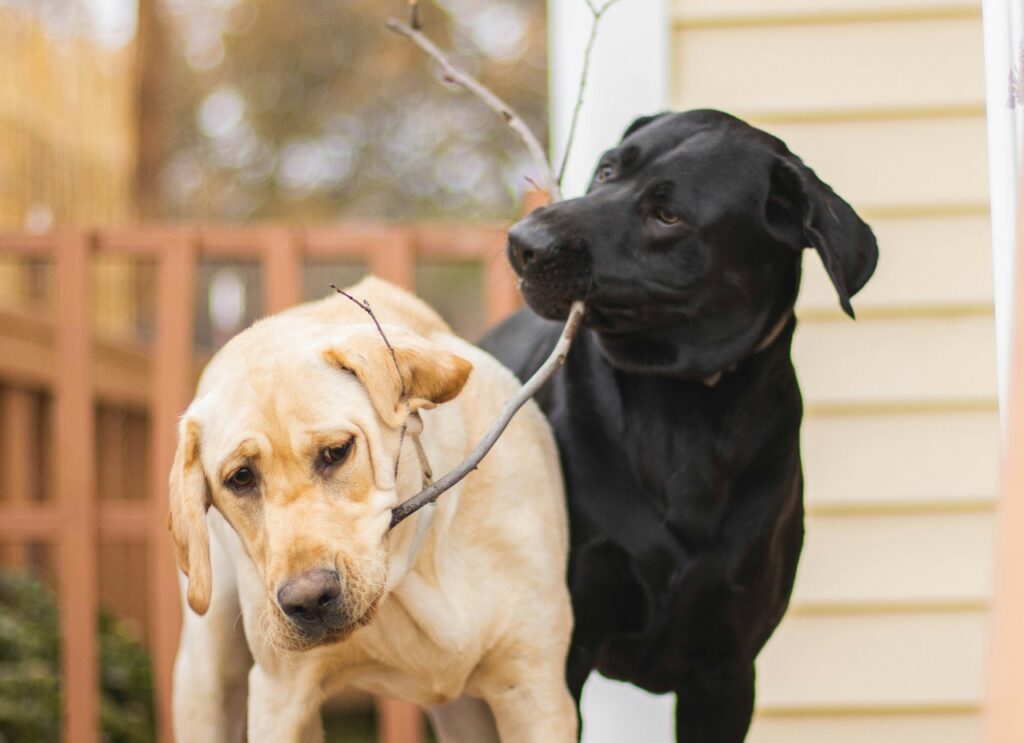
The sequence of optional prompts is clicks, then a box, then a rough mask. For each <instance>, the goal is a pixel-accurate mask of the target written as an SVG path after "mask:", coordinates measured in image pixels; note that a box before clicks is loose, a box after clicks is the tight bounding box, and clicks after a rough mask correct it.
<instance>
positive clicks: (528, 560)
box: [170, 279, 576, 743]
mask: <svg viewBox="0 0 1024 743" xmlns="http://www.w3.org/2000/svg"><path fill="white" fill-rule="evenodd" d="M351 293H352V294H353V295H355V296H356V297H358V298H360V299H366V300H368V301H369V303H370V305H371V307H372V308H373V310H374V312H375V313H376V315H377V317H378V319H379V320H380V321H381V323H382V324H383V327H384V332H385V333H386V335H387V337H388V339H389V341H390V343H391V345H392V346H393V347H394V353H395V357H396V358H397V362H398V366H399V368H401V379H400V378H399V375H398V371H397V370H396V368H395V362H394V359H393V358H392V355H391V353H390V351H389V350H388V348H387V346H386V345H385V344H384V341H383V339H382V338H381V336H380V334H379V333H378V331H377V329H376V328H375V327H374V325H373V324H372V321H371V320H370V318H369V317H368V316H367V315H366V314H365V313H364V312H363V311H362V310H361V309H360V308H359V307H357V306H355V305H354V304H353V303H351V302H350V301H348V300H346V299H345V298H343V297H340V296H336V297H332V298H329V299H325V300H323V301H320V302H315V303H312V304H308V305H303V306H301V307H297V308H295V309H292V310H289V311H287V312H284V313H282V314H279V315H276V316H273V317H270V318H268V319H265V320H262V321H260V322H259V323H257V324H255V325H254V326H253V327H251V328H250V329H248V330H246V331H245V332H243V333H241V334H240V335H238V336H237V337H236V338H234V339H233V340H232V341H230V342H229V343H228V344H227V345H226V346H224V348H223V349H222V350H221V351H220V352H219V353H218V354H217V355H216V356H215V357H214V359H213V360H212V361H211V362H210V365H209V366H208V367H207V369H206V371H205V372H204V373H203V377H202V379H201V381H200V383H199V389H198V392H197V394H196V398H195V400H193V402H192V404H191V405H190V406H189V408H188V410H187V411H186V412H185V414H184V416H183V417H182V420H181V425H180V431H179V444H178V451H177V455H176V458H175V462H174V468H173V472H172V473H171V513H170V529H171V533H172V536H173V538H174V543H175V547H176V553H177V560H178V565H179V566H180V568H181V570H182V572H183V573H184V574H185V575H186V576H187V599H188V605H189V607H191V610H189V609H186V610H185V622H184V628H183V631H182V638H181V646H180V649H179V652H178V658H177V663H176V666H175V677H174V726H175V731H176V736H177V739H178V740H180V741H187V742H188V743H197V742H200V741H217V742H218V743H221V742H223V741H229V740H238V739H242V738H244V737H245V735H246V732H247V733H248V738H249V740H253V741H272V742H274V743H279V742H281V741H300V740H301V741H307V740H313V741H315V740H321V739H322V738H323V732H322V727H321V723H320V716H319V707H320V704H321V702H322V700H323V699H324V698H325V696H327V695H329V694H331V693H332V692H334V691H337V690H339V689H340V688H342V687H344V686H348V685H351V686H353V687H356V688H359V689H363V690H366V691H369V692H372V693H374V694H382V695H387V696H392V697H397V698H400V699H405V700H408V701H411V702H414V703H416V704H418V705H421V706H423V707H425V708H427V709H428V711H429V712H430V715H431V718H432V720H433V722H434V726H435V729H436V730H437V732H438V734H439V736H440V737H441V739H442V740H444V741H466V742H467V743H486V742H487V741H498V740H501V741H536V742H537V743H557V742H559V741H566V742H568V741H574V740H575V736H576V712H575V708H574V705H573V702H572V699H571V697H570V695H569V692H568V690H567V688H566V684H565V680H564V676H565V671H564V667H565V656H566V652H567V650H568V646H569V638H570V634H571V625H572V615H571V608H570V604H569V594H568V591H567V589H566V586H565V569H566V554H567V547H568V545H567V526H566V517H565V512H564V503H563V492H562V484H561V482H562V480H561V474H560V471H559V465H558V457H557V454H556V451H555V444H554V440H553V438H552V435H551V432H550V430H549V429H548V426H547V424H546V422H545V420H544V417H543V416H542V415H541V414H540V412H539V411H538V409H537V408H536V407H535V406H534V405H533V404H532V403H531V404H528V405H527V406H526V407H524V408H523V409H522V410H521V411H520V412H519V414H518V415H517V416H516V418H515V419H514V420H513V422H512V424H511V425H510V426H509V428H508V430H507V431H506V432H505V434H504V436H503V437H502V438H501V440H500V441H499V442H498V443H497V445H496V446H495V447H494V449H493V450H492V451H491V452H490V454H488V456H487V457H486V458H485V459H484V460H483V462H482V463H481V465H480V467H479V468H478V469H477V470H476V471H475V472H473V473H471V474H470V475H469V476H468V477H467V478H466V479H465V480H463V481H462V483H460V484H459V485H457V486H456V487H454V488H453V489H452V490H450V491H449V492H447V493H445V494H444V495H442V496H441V498H440V500H439V501H438V502H437V504H436V505H435V506H431V507H427V508H424V509H423V510H421V511H419V512H417V513H416V514H415V515H414V516H412V517H410V518H408V519H406V520H405V521H403V522H401V523H400V524H399V525H398V526H397V527H395V528H394V530H392V531H389V524H390V519H391V509H393V508H394V507H395V506H396V505H398V504H399V503H400V502H401V501H403V500H405V499H407V498H409V497H410V496H412V495H413V494H415V493H416V492H418V491H419V490H420V489H421V486H422V483H423V469H424V467H423V464H422V463H421V462H422V460H421V457H420V456H419V453H418V452H417V451H416V447H415V445H414V435H415V434H416V429H417V428H418V427H420V426H421V428H422V433H421V434H420V435H419V437H420V441H421V443H422V447H423V450H424V452H425V455H426V456H425V459H426V461H427V462H428V463H429V465H430V466H431V468H432V469H433V470H434V472H436V473H438V474H439V475H440V474H442V473H444V472H446V471H448V470H449V469H450V468H452V467H453V466H454V465H456V464H457V463H458V462H459V461H460V460H462V459H463V457H464V456H465V455H466V454H467V453H468V452H469V451H470V450H471V449H472V448H473V446H474V445H475V444H476V443H477V441H479V439H480V438H481V437H482V435H483V434H484V432H485V431H486V429H487V428H488V426H489V425H490V423H491V422H492V421H493V419H494V418H495V416H496V415H497V413H498V411H499V409H500V408H501V406H502V404H503V402H504V401H505V400H507V399H508V398H509V397H511V396H512V395H514V394H515V392H516V391H517V389H518V382H517V381H516V380H515V378H514V377H513V376H512V374H511V373H510V372H508V371H506V370H505V369H504V368H503V367H502V366H501V365H500V364H498V362H497V361H495V360H494V359H492V358H491V357H490V356H488V355H487V354H485V353H484V352H482V351H480V350H479V349H477V348H475V347H473V346H471V345H470V344H468V343H466V342H464V341H462V340H460V339H459V338H457V337H455V336H454V335H453V334H452V332H451V329H450V328H449V327H448V326H447V325H446V324H445V323H444V321H443V320H442V319H441V318H440V317H439V316H438V315H437V314H436V313H435V312H434V311H433V310H431V309H430V308H428V307H427V306H426V305H425V304H423V303H422V302H421V301H419V300H418V299H416V298H415V297H413V296H411V295H409V294H407V293H405V292H403V291H401V290H400V289H398V288H396V287H394V286H391V285H390V284H387V283H385V282H383V281H380V280H377V279H367V280H365V281H363V282H362V283H360V284H359V285H357V286H355V287H353V288H352V289H351ZM403 387H404V389H405V394H406V399H405V400H403V392H402V390H403ZM403 426H408V427H409V431H408V432H407V433H406V435H405V436H404V437H403V436H402V429H403ZM183 585H184V584H183ZM240 617H241V622H239V618H240ZM243 629H244V636H243V635H242V632H243Z"/></svg>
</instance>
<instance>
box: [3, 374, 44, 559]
mask: <svg viewBox="0 0 1024 743" xmlns="http://www.w3.org/2000/svg"><path fill="white" fill-rule="evenodd" d="M35 413H36V410H35V396H34V395H33V394H32V393H31V392H29V391H28V390H25V389H21V388H18V387H5V388H4V389H2V390H0V426H3V435H2V436H0V439H2V440H3V442H4V453H3V460H2V461H3V462H4V466H3V471H2V472H0V488H2V489H3V493H4V503H7V504H9V505H12V506H26V505H28V503H29V501H30V500H31V499H32V490H33V487H32V486H33V477H34V475H33V464H34V463H35V461H36V460H35V457H34V456H33V452H34V450H35V441H36V426H37V422H36V418H35ZM12 541H13V540H12ZM3 564H4V565H5V566H7V567H10V568H14V569H15V570H22V569H24V568H25V567H27V565H28V547H27V545H26V544H25V543H24V542H19V541H13V543H12V544H10V545H8V546H7V547H6V548H5V549H4V551H3Z"/></svg>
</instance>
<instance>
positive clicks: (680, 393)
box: [540, 337, 802, 690]
mask: <svg viewBox="0 0 1024 743" xmlns="http://www.w3.org/2000/svg"><path fill="white" fill-rule="evenodd" d="M579 341H582V343H580V344H579V347H578V348H574V351H573V353H571V354H570V357H569V360H568V362H567V364H566V367H565V368H564V369H563V370H562V371H561V372H560V373H559V375H558V376H556V378H555V379H554V380H553V384H552V385H551V386H550V388H549V389H548V390H546V393H545V394H544V395H542V396H541V398H540V402H541V404H542V406H543V407H544V408H545V412H546V413H547V414H548V416H549V418H550V420H551V423H552V426H553V428H554V430H555V436H556V438H557V439H558V443H559V448H560V451H561V456H562V463H563V468H564V471H565V478H566V492H567V497H568V501H569V510H570V523H571V524H572V567H571V573H573V576H572V579H573V586H572V588H573V597H574V602H575V603H576V606H577V608H578V611H579V612H580V613H586V614H588V615H593V614H594V613H597V612H598V611H599V612H601V613H602V615H603V616H605V617H606V618H607V626H605V627H603V628H602V629H601V630H600V631H597V630H596V629H595V635H600V636H601V638H602V639H601V640H600V642H599V643H598V646H596V647H594V648H593V650H594V652H595V654H596V655H597V656H598V657H599V658H600V660H598V661H597V665H598V667H599V668H601V669H602V671H604V672H605V673H606V674H608V675H611V676H615V677H619V678H625V679H628V680H631V681H634V682H635V683H639V684H640V685H642V686H645V687H647V688H649V689H652V690H656V689H659V688H661V687H662V685H663V681H662V680H661V679H662V678H669V677H672V676H673V675H674V674H677V673H678V672H679V668H680V666H681V665H685V664H686V663H689V662H691V659H692V658H693V657H695V656H699V655H700V654H701V653H703V652H705V650H706V648H707V647H708V646H709V645H711V646H713V645H714V644H715V643H716V642H718V641H719V639H720V638H719V635H717V634H716V633H715V632H711V634H710V635H709V634H708V632H709V629H708V628H709V627H714V626H717V625H719V624H734V623H735V622H737V621H740V622H746V621H748V620H744V619H742V617H744V616H746V615H747V614H748V612H750V614H751V618H750V620H749V621H750V623H751V625H752V626H751V627H750V629H751V631H750V632H749V633H747V635H748V636H750V637H758V636H760V635H761V634H762V633H761V632H760V631H758V630H757V628H756V627H754V626H753V625H755V624H757V623H758V622H757V621H756V620H755V618H754V615H765V616H770V617H773V620H772V621H775V620H774V616H775V615H776V614H777V613H778V612H781V609H782V606H783V605H784V602H785V596H786V595H788V592H786V591H779V590H778V589H779V588H781V587H785V586H787V585H788V584H789V582H790V576H782V575H776V574H775V573H776V572H778V570H779V568H780V567H781V566H784V565H785V566H786V567H785V569H786V570H787V571H790V572H791V570H792V566H795V555H796V554H797V553H798V551H799V543H800V537H799V534H800V533H801V528H800V524H801V516H802V514H801V508H800V494H801V488H800V463H799V449H798V432H799V422H800V400H799V392H798V390H797V388H796V383H795V378H794V377H793V376H792V367H791V366H790V365H789V363H788V355H787V356H785V357H783V361H784V364H783V366H782V367H781V371H782V373H780V374H776V375H772V374H770V373H768V374H766V369H765V368H764V367H765V366H768V365H771V364H772V363H773V359H771V358H765V359H763V360H759V365H758V366H756V367H754V368H748V369H745V370H744V369H741V370H738V371H737V372H736V373H735V375H733V376H730V377H726V378H723V379H722V380H721V381H720V382H719V384H718V386H716V387H713V388H711V387H706V386H704V385H702V384H700V383H688V382H682V381H679V380H671V379H664V378H656V377H641V378H638V377H636V376H634V375H627V374H622V373H620V372H617V371H616V370H614V369H612V368H611V367H610V366H608V365H607V364H606V363H603V360H602V359H601V358H600V356H599V354H600V352H599V350H598V349H597V348H596V347H595V346H594V345H593V344H589V343H588V342H587V339H586V337H583V338H580V339H579ZM783 350H785V349H783ZM780 514H781V518H780ZM780 532H784V533H786V534H787V536H786V537H784V538H783V539H782V540H781V541H780V540H779V539H778V538H777V537H778V535H779V533H780ZM790 532H791V533H792V535H791V536H789V533H790ZM780 543H787V544H792V547H791V548H787V553H789V554H787V555H786V559H782V556H781V555H773V554H772V551H773V550H775V549H777V547H778V545H779V544H780ZM776 558H777V561H776V562H773V560H775V559H776ZM594 573H597V574H600V575H601V576H602V577H601V579H600V580H595V579H594ZM609 575H611V576H614V577H613V578H609V577H608V576H609ZM772 605H777V607H778V608H777V609H772V608H770V607H771V606H772ZM597 607H600V609H597ZM771 626H774V624H772V625H771ZM583 631H585V629H581V632H583ZM734 634H735V633H733V634H728V633H727V635H728V636H730V637H731V636H734ZM721 652H722V653H724V654H730V655H733V654H736V655H743V654H745V653H746V652H747V651H746V649H745V648H735V647H728V648H723V649H722V650H721ZM623 664H624V665H623ZM664 683H667V682H664Z"/></svg>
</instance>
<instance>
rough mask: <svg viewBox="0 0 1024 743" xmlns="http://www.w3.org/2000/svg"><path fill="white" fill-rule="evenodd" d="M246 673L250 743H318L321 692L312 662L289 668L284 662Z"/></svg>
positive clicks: (321, 737) (255, 666) (322, 730)
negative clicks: (247, 676) (270, 667)
mask: <svg viewBox="0 0 1024 743" xmlns="http://www.w3.org/2000/svg"><path fill="white" fill-rule="evenodd" d="M275 666H276V667H275V668H273V669H268V668H266V667H264V666H262V665H260V664H259V663H257V664H256V665H254V666H253V667H252V670H251V671H250V672H249V741H250V743H320V742H321V741H323V739H324V729H323V723H322V722H321V720H320V704H321V702H322V701H323V689H322V688H321V684H320V671H319V668H318V667H317V666H316V664H314V663H301V664H299V665H298V666H295V667H293V666H291V665H289V664H288V662H287V659H282V660H281V661H280V662H278V663H276V664H275Z"/></svg>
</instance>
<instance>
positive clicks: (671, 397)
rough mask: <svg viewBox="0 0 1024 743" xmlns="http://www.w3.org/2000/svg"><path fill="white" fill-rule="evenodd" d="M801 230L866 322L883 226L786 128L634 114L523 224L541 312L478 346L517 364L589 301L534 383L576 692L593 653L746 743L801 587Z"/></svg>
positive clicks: (686, 736)
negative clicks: (548, 438)
mask: <svg viewBox="0 0 1024 743" xmlns="http://www.w3.org/2000/svg"><path fill="white" fill-rule="evenodd" d="M805 246H812V247H813V248H814V249H815V250H816V251H817V253H818V255H819V257H820V258H821V260H822V261H823V262H824V265H825V267H826V269H827V271H828V274H829V276H830V278H831V279H832V282H833V284H834V285H835V288H836V291H837V293H838V295H839V301H840V304H841V305H842V307H843V308H844V309H845V310H846V311H847V312H848V313H849V314H850V315H851V316H852V315H853V311H852V309H851V307H850V297H851V296H852V295H853V294H855V293H856V292H857V291H858V290H859V289H860V288H861V287H862V286H863V285H864V283H865V282H866V281H867V280H868V278H870V276H871V274H872V272H873V271H874V268H875V264H876V262H877V258H878V249H877V245H876V242H875V238H874V235H873V234H872V232H871V230H870V228H869V227H868V226H867V225H866V224H865V223H864V222H863V221H862V220H861V219H860V218H859V217H858V216H857V215H856V214H855V213H854V211H853V210H852V209H851V208H850V206H849V205H848V204H847V203H846V202H845V201H843V200H842V199H841V198H839V197H838V196H837V195H836V194H835V193H834V192H833V191H832V189H831V188H829V187H828V186H827V185H826V184H824V183H822V182H821V181H820V180H819V179H818V178H817V176H816V175H815V174H814V172H813V171H812V170H810V169H809V168H808V167H807V166H806V165H804V164H803V162H802V161H801V160H800V159H799V158H798V157H796V156H795V155H793V154H791V153H790V152H789V150H788V149H787V148H786V146H785V145H784V144H783V143H782V142H781V141H780V140H778V139H776V138H775V137H772V136H770V135H768V134H766V133H764V132H762V131H760V130H758V129H755V128H753V127H751V126H749V125H747V124H746V123H744V122H742V121H740V120H739V119H736V118H734V117H732V116H729V115H727V114H723V113H721V112H717V111H691V112H687V113H679V114H661V115H658V116H654V117H647V118H643V119H639V120H638V121H636V122H634V124H633V125H632V126H631V127H630V128H629V129H628V130H627V131H626V133H625V135H624V137H623V139H622V141H621V142H620V144H619V145H618V146H617V147H616V148H615V149H613V150H611V151H609V152H607V153H605V155H604V156H603V157H602V159H601V161H600V163H599V165H598V168H597V171H596V174H595V177H594V181H593V183H592V185H591V187H590V189H589V191H588V192H587V195H586V196H585V197H583V198H579V199H573V200H570V201H564V202H561V203H559V204H555V205H553V206H550V207H547V208H544V209H539V210H537V211H535V212H534V213H533V214H531V215H530V216H529V217H528V218H526V219H525V220H523V221H522V222H520V223H518V224H517V225H515V226H514V227H513V229H512V230H511V232H510V234H509V257H510V260H511V262H512V265H513V266H514V268H515V269H516V271H517V273H518V274H519V275H520V276H521V278H522V289H523V294H524V296H525V297H526V299H527V302H528V303H529V305H530V307H531V308H532V310H533V311H530V310H524V311H522V312H520V313H518V314H517V315H515V316H514V317H512V318H511V319H509V320H508V321H507V322H505V323H504V324H502V325H501V326H499V327H498V328H496V329H495V330H494V331H492V332H491V333H490V334H489V336H488V337H487V338H486V339H485V340H484V343H483V346H484V348H486V349H487V350H489V351H490V352H491V353H493V354H494V355H495V356H497V357H498V358H499V359H501V360H502V361H503V362H505V363H506V364H507V365H508V366H509V367H510V368H512V369H513V370H514V371H515V372H516V373H517V374H519V376H520V377H522V378H524V379H525V378H526V377H528V376H529V375H530V374H531V373H532V372H533V371H534V370H535V369H536V368H537V366H539V364H540V363H541V362H542V361H543V359H544V358H545V357H546V355H547V354H548V352H549V351H550V349H551V348H552V346H553V344H554V342H555V340H556V338H557V336H558V334H559V331H560V329H561V323H559V322H556V321H558V320H564V318H565V316H566V313H567V310H568V307H569V304H570V302H571V301H572V300H574V299H578V298H584V297H585V298H586V300H587V307H588V310H587V314H586V316H585V320H584V329H583V330H582V331H581V332H580V333H579V335H578V337H577V338H576V341H575V344H574V345H573V347H572V351H571V352H570V354H569V358H568V359H567V362H566V364H565V366H564V367H563V368H562V369H560V370H559V371H558V372H557V374H556V375H555V377H554V378H553V379H552V380H551V382H549V383H548V384H547V385H546V387H545V388H544V389H543V390H542V392H541V394H540V396H539V398H538V400H539V402H540V404H541V406H542V407H543V409H544V411H545V412H546V413H547V415H548V417H549V419H550V421H551V424H552V426H553V427H554V430H555V435H556V437H557V439H558V444H559V447H560V450H561V456H562V464H563V467H564V470H565V478H566V486H567V492H568V500H569V512H570V524H571V530H572V553H571V558H570V569H569V581H570V587H571V590H572V597H573V606H574V609H575V612H576V630H575V634H574V637H573V644H572V649H571V651H570V657H569V663H568V670H567V674H568V679H569V684H570V687H571V689H572V691H573V693H574V694H575V695H576V697H577V699H578V698H579V694H580V691H581V689H582V686H583V682H584V681H585V680H586V677H587V676H588V675H589V673H590V672H591V670H593V669H597V670H598V671H600V672H601V673H603V674H604V675H606V676H609V677H611V678H615V679H622V680H625V681H629V682H632V683H634V684H636V685H638V686H641V687H643V688H645V689H648V690H650V691H653V692H676V693H677V695H678V697H677V713H676V715H677V735H678V738H679V739H680V740H681V741H683V742H684V743H732V742H734V741H742V740H743V739H744V737H745V736H746V732H747V728H748V726H749V724H750V716H751V711H752V708H753V702H754V660H755V658H756V656H757V654H758V652H759V651H760V650H761V648H762V647H763V646H764V643H765V641H766V640H767V639H768V637H769V636H770V635H771V633H772V632H773V631H774V629H775V627H776V626H777V625H778V623H779V621H780V619H781V618H782V615H783V613H784V612H785V610H786V606H787V604H788V601H789V596H790V592H791V591H792V587H793V577H794V574H795V572H796V565H797V560H798V558H799V555H800V548H801V545H802V542H803V501H802V494H803V480H802V473H801V464H800V446H799V434H800V421H801V416H802V402H801V397H800V390H799V387H798V385H797V380H796V375H795V373H794V371H793V365H792V363H791V361H790V355H789V354H790V342H791V340H792V337H793V331H794V328H795V325H796V321H795V320H794V319H793V316H792V308H793V303H794V301H795V300H796V296H797V290H798V288H799V284H800V264H801V255H802V250H803V248H804V247H805ZM535 313H536V314H535ZM538 314H539V315H540V316H541V317H538ZM542 318H547V319H542ZM837 363H841V360H837Z"/></svg>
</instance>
